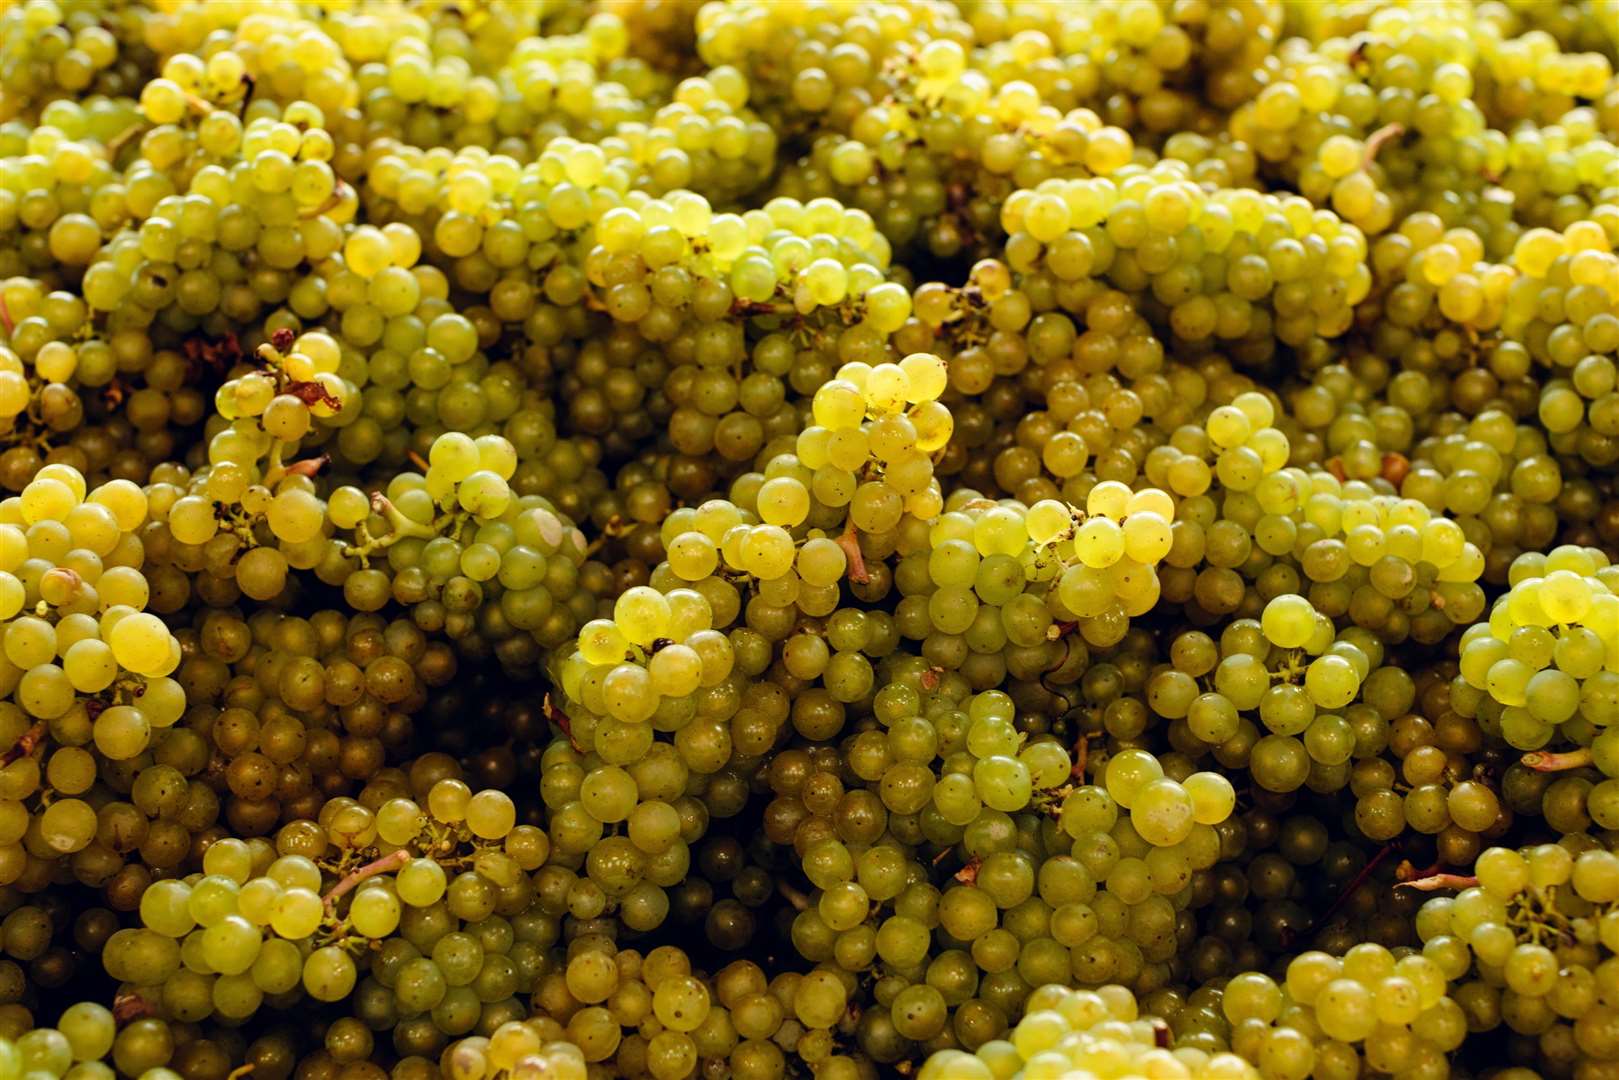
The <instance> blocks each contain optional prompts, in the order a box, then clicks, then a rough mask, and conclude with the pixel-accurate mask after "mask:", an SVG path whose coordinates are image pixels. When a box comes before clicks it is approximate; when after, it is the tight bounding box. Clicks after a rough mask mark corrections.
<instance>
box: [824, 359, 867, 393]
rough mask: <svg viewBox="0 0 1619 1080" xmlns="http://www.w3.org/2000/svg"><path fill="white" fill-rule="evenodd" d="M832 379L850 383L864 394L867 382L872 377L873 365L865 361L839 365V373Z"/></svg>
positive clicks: (853, 361) (852, 361)
mask: <svg viewBox="0 0 1619 1080" xmlns="http://www.w3.org/2000/svg"><path fill="white" fill-rule="evenodd" d="M832 377H833V378H834V379H838V380H840V381H842V382H846V383H848V384H849V385H850V386H852V387H854V388H855V389H856V390H859V391H860V392H861V393H862V394H864V393H865V392H866V380H867V379H868V378H870V377H871V365H870V364H868V363H866V362H865V361H864V360H850V361H849V362H848V363H846V364H842V365H839V367H838V370H837V373H836V374H834V375H833V376H832Z"/></svg>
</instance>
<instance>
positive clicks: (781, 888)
mask: <svg viewBox="0 0 1619 1080" xmlns="http://www.w3.org/2000/svg"><path fill="white" fill-rule="evenodd" d="M776 891H777V892H779V893H781V897H782V899H783V900H786V901H787V902H788V903H789V904H791V905H793V910H795V911H804V910H806V909H807V908H808V907H809V897H807V896H805V895H804V894H803V892H802V891H800V890H798V889H795V888H793V887H792V886H791V885H789V884H787V883H786V882H785V881H782V882H778V883H777V884H776Z"/></svg>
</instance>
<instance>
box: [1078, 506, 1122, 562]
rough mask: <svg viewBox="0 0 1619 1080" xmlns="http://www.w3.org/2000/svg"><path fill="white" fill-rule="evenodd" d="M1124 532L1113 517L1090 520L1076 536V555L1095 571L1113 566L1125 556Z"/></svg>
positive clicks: (1080, 528)
mask: <svg viewBox="0 0 1619 1080" xmlns="http://www.w3.org/2000/svg"><path fill="white" fill-rule="evenodd" d="M1124 543H1125V541H1124V530H1123V529H1122V528H1120V526H1119V523H1118V522H1116V521H1114V520H1113V519H1112V518H1111V517H1093V518H1088V519H1087V520H1086V521H1085V523H1084V524H1083V525H1081V526H1080V527H1079V530H1078V531H1077V532H1076V533H1075V534H1074V554H1075V555H1077V556H1079V561H1080V562H1082V563H1084V564H1085V565H1086V566H1089V567H1092V568H1094V569H1102V568H1104V567H1109V566H1112V565H1113V564H1114V563H1116V562H1118V561H1119V559H1121V558H1123V556H1124Z"/></svg>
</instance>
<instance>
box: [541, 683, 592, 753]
mask: <svg viewBox="0 0 1619 1080" xmlns="http://www.w3.org/2000/svg"><path fill="white" fill-rule="evenodd" d="M540 707H541V708H543V709H544V710H545V718H546V719H547V720H549V721H551V723H553V724H555V725H556V726H557V727H559V728H561V729H562V734H564V735H566V736H567V737H568V742H569V743H570V744H571V745H572V746H573V748H574V749H575V750H581V751H582V750H584V747H582V746H580V745H579V740H578V739H575V738H574V737H573V721H572V720H571V719H569V717H568V714H567V713H565V712H563V711H562V710H561V709H559V708H557V707H556V706H555V705H553V704H552V703H551V695H550V694H546V695H545V699H544V701H543V702H542V703H541V706H540Z"/></svg>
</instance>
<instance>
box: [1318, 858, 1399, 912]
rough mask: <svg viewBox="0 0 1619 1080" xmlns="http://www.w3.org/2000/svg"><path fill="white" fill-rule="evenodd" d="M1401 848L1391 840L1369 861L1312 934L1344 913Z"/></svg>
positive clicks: (1335, 901)
mask: <svg viewBox="0 0 1619 1080" xmlns="http://www.w3.org/2000/svg"><path fill="white" fill-rule="evenodd" d="M1399 848H1400V844H1399V842H1398V841H1396V840H1391V841H1389V842H1388V843H1386V844H1384V845H1383V846H1382V848H1380V849H1379V850H1378V852H1377V854H1376V855H1373V856H1372V857H1371V858H1370V859H1369V860H1367V862H1366V865H1365V866H1363V867H1361V868H1360V873H1358V874H1356V875H1355V876H1354V877H1353V878H1351V879H1350V880H1349V884H1348V885H1345V886H1344V890H1343V892H1341V893H1339V894H1338V898H1337V899H1336V900H1334V901H1333V902H1332V903H1331V904H1330V905H1329V906H1328V907H1327V910H1326V911H1324V912H1322V913H1321V917H1320V918H1319V919H1317V920H1316V921H1315V923H1314V924H1313V925H1312V926H1311V927H1310V932H1311V933H1314V932H1315V931H1316V930H1317V929H1319V928H1320V927H1323V926H1325V925H1326V924H1327V923H1329V922H1331V921H1332V917H1333V916H1334V915H1336V914H1338V912H1340V911H1342V910H1343V908H1344V905H1345V904H1347V903H1349V899H1350V897H1352V896H1354V895H1355V894H1356V893H1357V892H1359V891H1360V889H1361V886H1363V885H1365V884H1366V882H1368V881H1370V880H1371V877H1372V875H1373V874H1374V873H1376V872H1377V868H1378V866H1380V865H1381V864H1382V862H1383V860H1384V859H1386V858H1388V857H1389V856H1390V855H1392V854H1393V853H1394V852H1396V851H1398V850H1399Z"/></svg>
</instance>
